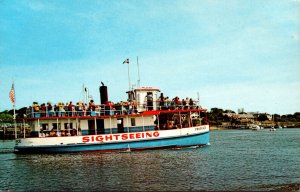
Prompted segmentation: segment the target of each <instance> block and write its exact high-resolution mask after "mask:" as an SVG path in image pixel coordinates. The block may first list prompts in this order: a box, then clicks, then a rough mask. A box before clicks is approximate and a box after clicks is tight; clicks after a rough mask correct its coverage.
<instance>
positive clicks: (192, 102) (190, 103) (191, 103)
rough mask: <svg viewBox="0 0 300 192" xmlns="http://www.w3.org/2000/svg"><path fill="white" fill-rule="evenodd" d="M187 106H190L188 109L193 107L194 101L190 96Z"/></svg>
mask: <svg viewBox="0 0 300 192" xmlns="http://www.w3.org/2000/svg"><path fill="white" fill-rule="evenodd" d="M189 106H190V109H193V108H194V101H193V99H192V98H190V100H189Z"/></svg>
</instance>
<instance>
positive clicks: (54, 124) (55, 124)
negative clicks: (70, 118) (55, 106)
mask: <svg viewBox="0 0 300 192" xmlns="http://www.w3.org/2000/svg"><path fill="white" fill-rule="evenodd" d="M58 128H59V129H60V124H58ZM52 129H55V130H57V123H52Z"/></svg>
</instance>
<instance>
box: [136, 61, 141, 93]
mask: <svg viewBox="0 0 300 192" xmlns="http://www.w3.org/2000/svg"><path fill="white" fill-rule="evenodd" d="M136 63H137V68H138V83H137V87H138V88H139V87H140V82H141V78H140V66H139V57H138V56H137V57H136Z"/></svg>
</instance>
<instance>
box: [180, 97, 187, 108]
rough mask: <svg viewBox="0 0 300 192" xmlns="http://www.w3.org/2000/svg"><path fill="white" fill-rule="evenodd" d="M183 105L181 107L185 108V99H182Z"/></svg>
mask: <svg viewBox="0 0 300 192" xmlns="http://www.w3.org/2000/svg"><path fill="white" fill-rule="evenodd" d="M181 105H182V107H181V109H185V107H186V101H185V99H182V100H181Z"/></svg>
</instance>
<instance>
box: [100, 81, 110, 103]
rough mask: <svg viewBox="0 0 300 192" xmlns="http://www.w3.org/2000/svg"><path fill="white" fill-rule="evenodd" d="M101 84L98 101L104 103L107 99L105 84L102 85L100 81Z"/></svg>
mask: <svg viewBox="0 0 300 192" xmlns="http://www.w3.org/2000/svg"><path fill="white" fill-rule="evenodd" d="M101 84H102V85H101V86H100V89H99V90H100V101H101V104H106V103H107V101H108V94H107V86H105V85H104V83H103V82H102V81H101Z"/></svg>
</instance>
